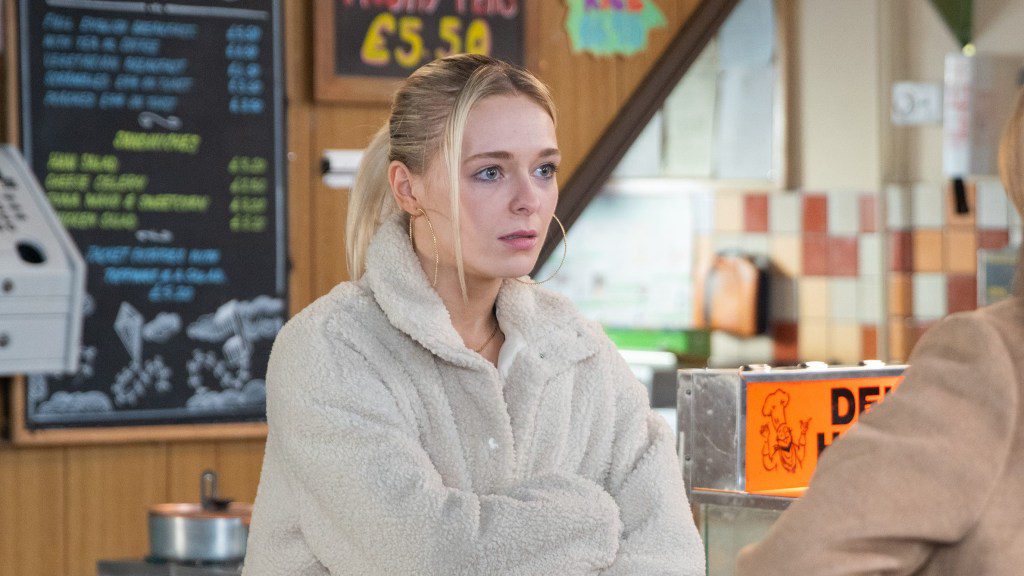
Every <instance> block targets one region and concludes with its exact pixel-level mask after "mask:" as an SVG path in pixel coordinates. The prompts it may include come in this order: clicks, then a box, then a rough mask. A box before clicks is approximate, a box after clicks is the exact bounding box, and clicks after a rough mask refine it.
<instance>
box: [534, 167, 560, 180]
mask: <svg viewBox="0 0 1024 576" xmlns="http://www.w3.org/2000/svg"><path fill="white" fill-rule="evenodd" d="M557 172H558V166H556V165H555V164H545V165H543V166H541V167H540V168H537V175H538V176H540V177H541V178H551V177H553V176H554V175H555V173H557Z"/></svg>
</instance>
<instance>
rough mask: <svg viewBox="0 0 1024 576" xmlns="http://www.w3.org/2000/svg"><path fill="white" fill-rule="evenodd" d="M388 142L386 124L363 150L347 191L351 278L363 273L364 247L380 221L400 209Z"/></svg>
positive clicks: (375, 231) (347, 228)
mask: <svg viewBox="0 0 1024 576" xmlns="http://www.w3.org/2000/svg"><path fill="white" fill-rule="evenodd" d="M390 141H391V137H390V135H389V133H388V125H387V124H385V125H384V126H383V127H382V128H381V129H380V130H378V131H377V133H376V134H375V135H374V136H373V140H371V141H370V145H369V146H368V147H367V148H366V150H365V151H364V152H363V159H362V161H361V162H360V163H359V171H358V172H357V173H356V181H355V184H354V185H353V186H352V190H351V191H350V192H349V198H348V218H347V220H346V223H345V256H346V257H347V259H348V274H349V278H351V279H352V280H357V279H359V278H360V277H361V276H362V275H363V272H364V271H365V269H366V249H367V248H368V247H369V246H370V240H371V239H372V238H373V235H374V234H376V233H377V228H379V227H380V225H381V222H383V221H384V220H385V219H386V218H387V217H388V216H389V215H391V214H393V213H395V212H397V211H398V210H399V208H398V204H397V203H396V202H395V199H394V197H393V196H392V195H391V185H390V183H389V182H388V164H389V163H390V156H391V143H390Z"/></svg>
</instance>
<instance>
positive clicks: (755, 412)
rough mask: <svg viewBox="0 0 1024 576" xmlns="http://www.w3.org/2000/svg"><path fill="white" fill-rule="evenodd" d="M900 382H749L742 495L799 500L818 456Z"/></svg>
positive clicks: (897, 379) (883, 379)
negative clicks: (769, 495) (743, 489)
mask: <svg viewBox="0 0 1024 576" xmlns="http://www.w3.org/2000/svg"><path fill="white" fill-rule="evenodd" d="M902 379H903V377H902V376H881V377H868V378H842V379H829V380H800V381H793V382H748V383H747V386H746V389H747V408H746V438H747V441H746V448H745V449H746V484H745V487H746V491H747V492H748V493H749V492H755V493H761V494H775V495H787V496H798V495H799V494H801V493H802V489H803V488H806V487H807V485H808V484H809V483H810V480H811V474H813V473H814V468H815V466H816V465H817V463H818V457H819V456H820V455H821V453H822V452H823V451H824V450H825V449H826V448H828V446H829V445H831V444H832V442H833V441H834V440H835V439H836V438H837V437H839V436H840V435H841V434H843V433H844V432H846V430H848V429H849V428H850V426H852V425H853V423H854V422H856V421H857V419H858V418H859V416H860V415H861V414H863V413H864V412H867V411H869V410H870V409H871V407H872V406H874V405H875V404H878V403H879V402H881V401H882V400H883V399H884V398H885V396H886V394H888V393H890V392H892V391H893V390H895V389H896V387H897V386H898V385H899V383H900V381H901V380H902Z"/></svg>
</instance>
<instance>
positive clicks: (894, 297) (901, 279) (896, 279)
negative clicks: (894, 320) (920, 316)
mask: <svg viewBox="0 0 1024 576" xmlns="http://www.w3.org/2000/svg"><path fill="white" fill-rule="evenodd" d="M912 294H913V291H912V286H911V282H910V274H903V273H900V272H893V273H892V274H889V314H890V315H892V316H910V314H911V310H913V308H912V305H913V300H911V298H912V296H911V295H912Z"/></svg>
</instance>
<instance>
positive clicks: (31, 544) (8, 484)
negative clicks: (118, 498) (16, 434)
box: [0, 448, 67, 575]
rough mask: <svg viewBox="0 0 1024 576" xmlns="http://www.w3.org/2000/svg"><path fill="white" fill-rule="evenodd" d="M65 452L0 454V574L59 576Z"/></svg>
mask: <svg viewBox="0 0 1024 576" xmlns="http://www.w3.org/2000/svg"><path fill="white" fill-rule="evenodd" d="M64 450H65V449H64V448H27V449H23V450H15V449H11V448H3V449H0V535H2V537H0V574H12V575H13V574H25V575H34V574H39V575H43V574H63V573H64V533H65V526H66V525H67V523H66V522H65V518H64V498H63V495H64V493H63V490H64V486H65V485H66V482H65V479H64Z"/></svg>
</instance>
